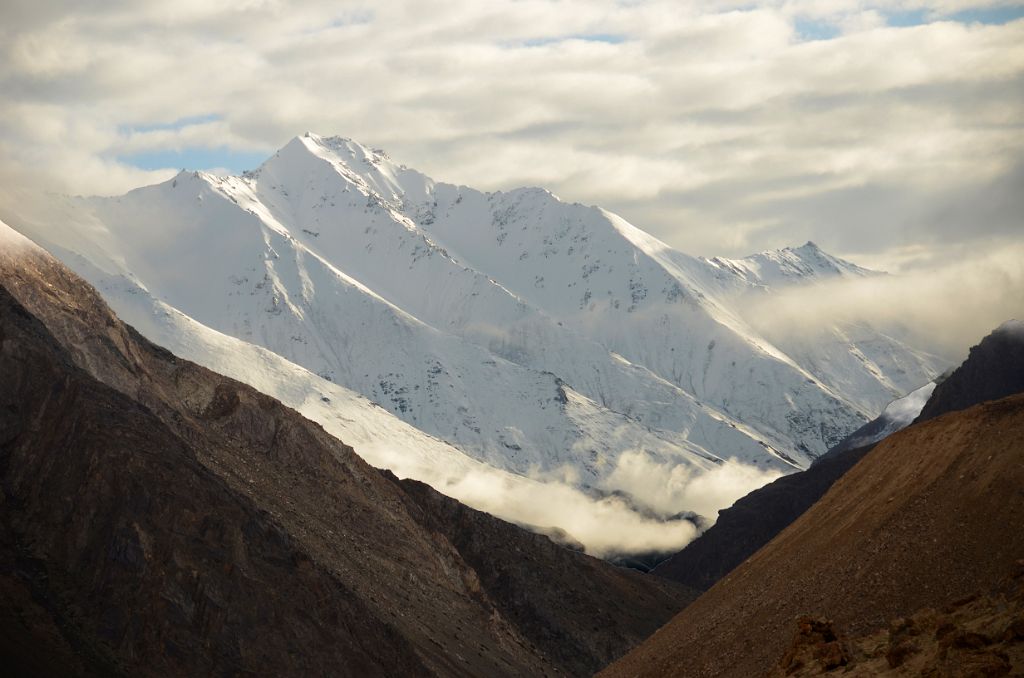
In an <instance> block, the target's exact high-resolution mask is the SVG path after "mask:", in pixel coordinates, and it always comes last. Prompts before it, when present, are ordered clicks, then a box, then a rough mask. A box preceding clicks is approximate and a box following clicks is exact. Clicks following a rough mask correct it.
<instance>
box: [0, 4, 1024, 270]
mask: <svg viewBox="0 0 1024 678" xmlns="http://www.w3.org/2000/svg"><path fill="white" fill-rule="evenodd" d="M1022 13H1024V9H1022V6H1021V5H1020V4H1019V3H1007V2H1000V1H998V0H887V1H872V0H866V1H865V0H822V1H819V2H813V3H795V2H791V1H788V0H762V1H761V2H757V3H748V2H739V1H738V0H736V1H733V0H712V1H710V2H675V1H672V2H669V1H668V0H643V1H636V2H617V1H613V0H586V1H584V0H563V1H561V2H550V1H548V0H521V1H515V2H513V1H511V0H505V1H499V2H488V3H480V2H471V1H470V0H456V1H455V2H446V3H444V4H443V5H441V4H439V3H430V2H407V1H397V0H392V1H388V2H363V1H358V0H347V1H343V2H337V3H328V4H324V3H320V2H313V1H312V0H307V1H294V2H284V1H281V0H245V1H242V2H239V1H237V0H236V1H234V2H219V1H217V0H204V1H203V2H199V1H198V0H182V1H181V2H176V3H173V5H167V3H164V2H157V1H156V0H137V1H134V2H98V1H97V0H86V1H84V2H82V1H76V2H74V3H72V2H60V1H56V2H47V3H39V2H29V1H28V0H9V1H8V2H5V3H4V4H3V8H2V9H0V19H2V20H0V38H2V40H0V45H2V46H0V87H2V88H3V91H4V97H3V100H2V101H0V158H2V161H0V179H2V180H3V182H4V184H5V185H8V186H9V185H12V184H31V185H43V186H46V187H47V188H49V189H51V190H60V191H70V192H76V193H119V192H123V191H125V190H127V189H129V188H132V187H135V186H137V185H139V184H143V183H148V182H153V181H156V180H157V179H161V178H166V177H167V176H169V173H170V172H171V171H173V170H176V169H178V168H179V167H180V165H181V164H189V163H190V162H192V161H196V162H206V159H207V158H211V157H213V155H215V154H216V153H218V152H220V153H221V154H222V155H224V156H225V158H227V160H225V162H224V163H215V164H226V163H227V162H228V160H232V159H234V160H235V161H238V162H242V161H243V160H248V159H252V158H256V157H259V154H268V153H270V152H271V151H272V150H273V149H275V148H278V147H280V146H281V145H283V143H284V142H286V141H287V139H289V138H290V137H292V136H294V135H296V134H300V133H302V132H303V131H305V130H307V129H312V130H314V131H319V132H322V133H327V134H342V135H346V136H351V137H353V138H356V139H359V140H361V141H363V142H364V143H368V144H371V145H374V146H380V147H383V148H386V149H387V150H388V151H389V152H390V153H391V155H392V156H393V157H396V158H400V159H401V160H402V161H403V162H406V163H408V164H409V165H411V166H414V167H417V168H419V169H422V170H424V171H426V172H427V173H428V174H431V175H433V176H435V177H437V178H438V179H442V180H447V181H453V182H461V183H466V184H472V185H474V186H477V187H481V188H486V189H507V188H511V187H514V186H519V185H543V186H545V187H547V188H550V189H552V190H554V191H555V192H557V193H558V194H559V195H561V196H562V197H564V198H566V199H569V200H574V201H581V202H586V203H596V204H601V205H602V206H605V207H607V208H609V209H612V210H614V211H616V212H619V213H621V214H623V215H624V216H625V217H626V218H627V219H629V220H630V221H632V222H634V223H636V224H637V225H639V226H640V227H642V228H644V229H646V230H649V231H651V232H653V233H654V234H655V235H657V236H659V237H661V238H662V239H664V240H666V241H667V242H669V243H670V244H672V245H673V246H676V247H678V248H680V249H683V250H684V251H690V252H694V253H703V254H725V255H739V254H746V253H749V252H750V251H754V250H759V249H763V248H768V247H778V246H781V245H784V244H793V243H796V242H803V241H804V240H807V239H813V240H815V241H816V242H818V243H819V244H821V245H822V246H824V247H825V248H826V249H828V250H830V251H836V252H839V253H840V254H847V255H856V256H859V257H861V258H862V259H863V258H865V257H882V256H883V255H885V256H889V257H890V259H891V258H892V256H891V255H892V253H893V252H896V251H898V250H900V249H901V248H906V247H908V246H923V247H925V248H930V249H936V250H939V249H942V248H943V247H944V246H945V245H944V244H945V243H948V242H950V241H953V242H955V243H975V242H979V241H985V240H986V239H990V238H993V237H997V236H998V237H1002V238H1004V239H1006V238H1012V237H1014V236H1017V234H1019V232H1020V228H1021V223H1020V219H1021V208H1022V205H1021V202H1020V201H1021V198H1020V191H1019V190H1015V187H1019V185H1020V180H1021V177H1022V173H1021V172H1022V170H1021V160H1022V157H1024V156H1022V154H1021V151H1022V148H1024V134H1022V133H1021V123H1020V120H1021V112H1022V110H1024V106H1022V104H1024V20H1020V19H1019V18H1018V17H1020V16H1021V14H1022ZM209 162H214V161H213V160H209ZM1018 237H1019V236H1018ZM930 249H929V253H928V256H932V253H931V252H930Z"/></svg>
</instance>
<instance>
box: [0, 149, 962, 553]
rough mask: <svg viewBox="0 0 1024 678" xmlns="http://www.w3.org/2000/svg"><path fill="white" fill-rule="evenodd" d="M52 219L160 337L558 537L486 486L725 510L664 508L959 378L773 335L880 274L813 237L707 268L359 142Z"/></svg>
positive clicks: (596, 213)
mask: <svg viewBox="0 0 1024 678" xmlns="http://www.w3.org/2000/svg"><path fill="white" fill-rule="evenodd" d="M50 209H51V211H50V213H49V214H48V215H46V218H40V219H37V220H34V219H31V218H30V219H25V220H23V221H20V222H19V223H17V224H15V226H16V227H17V228H18V229H19V230H20V231H22V232H23V233H25V234H26V235H29V236H30V237H31V238H32V239H33V240H35V241H36V242H38V243H40V244H42V245H43V246H44V247H46V248H47V249H48V250H49V251H50V252H51V253H53V254H54V255H56V256H57V257H59V258H60V259H61V260H62V261H63V262H64V263H66V264H67V265H68V266H70V267H71V268H72V269H73V270H75V271H76V272H77V273H79V274H80V275H82V276H83V277H84V278H86V279H87V280H88V281H90V282H91V283H92V284H93V285H95V286H96V287H97V289H99V290H100V292H101V293H102V294H103V296H104V298H105V299H106V300H107V302H108V303H109V304H110V305H111V306H112V307H113V308H114V309H115V310H116V311H117V313H118V314H119V315H120V316H121V317H122V318H124V319H125V321H127V322H128V323H130V324H131V325H133V326H135V327H136V328H137V329H138V330H139V331H140V332H142V333H143V334H144V335H145V336H147V337H148V338H149V339H151V340H153V341H155V342H156V343H158V344H161V345H164V346H166V347H168V348H170V349H171V350H173V351H175V352H176V353H178V354H179V355H181V356H182V357H185V358H188V359H190V360H194V361H196V362H197V363H199V364H202V365H205V366H207V367H209V368H211V369H214V370H217V371H220V372H223V373H225V374H227V375H229V376H232V377H234V378H236V379H240V380H241V381H244V382H246V383H249V384H250V385H252V386H254V387H256V388H258V389H260V390H263V391H264V392H266V393H268V394H269V395H272V396H274V397H277V398H280V399H281V400H282V401H283V402H285V403H287V404H289V405H290V406H292V407H296V408H297V409H299V410H300V411H301V412H302V413H303V414H304V415H306V416H308V417H310V418H312V419H313V420H315V421H318V422H319V423H321V424H323V425H324V426H325V428H327V430H329V431H331V432H332V433H333V434H335V435H337V436H339V437H341V438H342V439H343V440H346V441H348V442H350V443H351V444H352V445H353V446H354V447H355V449H356V451H357V452H358V453H359V454H361V455H362V456H363V457H364V458H365V459H367V460H368V461H370V462H371V463H373V464H376V465H378V466H384V467H387V468H390V469H392V470H394V471H395V472H396V473H397V474H398V475H400V476H403V477H405V476H408V477H413V478H418V479H421V480H424V481H426V482H428V483H430V484H431V485H433V486H435V487H437V488H438V489H440V490H442V491H444V492H446V493H448V494H451V495H452V496H455V497H457V498H460V499H463V500H464V501H467V502H469V503H471V504H473V505H475V506H478V507H481V508H485V509H487V510H491V511H493V512H496V513H498V514H499V515H502V516H503V517H505V518H508V519H511V520H516V521H517V522H522V523H524V524H535V525H539V526H541V527H543V526H544V525H540V524H539V523H538V518H537V516H535V515H531V514H530V512H529V511H528V510H526V509H524V508H523V506H525V505H528V504H529V503H530V502H520V507H518V508H509V507H508V506H506V505H504V504H502V505H501V506H498V505H497V504H496V503H494V502H492V503H491V504H488V503H487V501H488V497H491V496H492V495H493V493H492V492H482V491H480V490H479V489H478V488H477V487H476V486H473V487H470V483H466V482H464V479H465V477H466V475H467V474H468V473H470V472H476V471H479V472H484V471H486V472H487V473H488V474H491V475H489V476H488V477H489V478H492V477H499V478H500V484H501V485H503V486H508V487H527V486H529V487H533V486H535V485H536V481H543V482H557V483H560V484H565V485H568V486H570V487H571V488H575V489H577V490H582V491H583V492H586V493H589V494H590V495H591V496H594V497H599V498H600V497H610V496H619V497H623V498H624V505H628V506H630V507H633V508H635V509H636V511H637V512H638V515H639V514H643V515H645V516H649V517H653V518H654V519H658V520H664V519H669V518H671V517H673V516H677V515H678V514H679V513H681V512H684V511H691V510H697V511H698V512H703V513H711V514H712V515H711V517H713V514H714V511H715V509H717V508H721V506H696V505H694V500H693V499H692V497H690V496H688V495H687V494H686V492H685V491H683V490H679V491H676V492H674V493H673V492H672V491H658V492H649V491H647V489H648V487H649V486H650V484H651V483H652V482H654V483H660V484H661V485H662V488H661V490H664V489H665V483H664V482H663V481H664V480H665V479H666V478H682V479H692V478H696V477H700V476H702V475H703V474H706V473H709V472H711V471H714V470H718V469H722V468H728V467H730V466H731V465H737V464H743V465H746V467H750V468H752V469H755V470H756V472H758V473H759V472H763V473H766V474H770V473H789V472H792V471H794V470H797V469H801V468H805V467H807V466H808V465H809V464H810V463H811V462H812V461H813V460H814V459H815V458H816V457H818V456H820V455H821V454H823V453H824V452H825V451H826V450H828V449H829V448H830V447H832V446H833V445H835V444H836V443H838V442H839V441H840V440H842V439H843V438H844V437H845V436H847V435H848V434H849V433H850V432H851V431H853V430H855V429H857V428H859V427H860V426H862V425H863V424H865V423H866V422H868V421H869V420H871V419H873V418H874V417H876V416H877V415H878V414H879V413H880V412H881V411H882V409H883V408H884V407H885V406H886V405H887V404H888V403H889V402H890V401H892V400H893V399H894V398H897V397H900V396H903V395H905V394H906V393H909V392H910V391H913V390H914V389H917V388H919V387H920V386H922V385H923V384H926V383H928V382H929V381H931V380H932V379H933V378H934V377H935V376H936V374H938V372H939V371H941V370H942V369H943V368H945V367H946V365H945V364H944V363H943V361H942V360H940V359H939V358H936V357H935V356H932V355H929V354H927V353H925V352H923V351H920V350H916V349H915V348H913V347H912V346H908V345H906V344H905V343H903V342H902V341H900V339H899V338H895V337H891V336H886V335H884V334H881V333H879V332H876V331H874V330H873V329H872V328H870V327H867V326H863V325H856V326H854V325H845V326H834V327H831V328H829V329H827V330H826V331H824V332H823V333H821V334H816V335H815V336H812V337H809V336H799V335H794V336H772V337H768V336H766V335H764V334H763V333H761V332H759V331H758V330H756V329H755V328H754V326H753V324H752V323H751V322H750V321H749V320H748V319H747V318H745V316H744V309H745V308H746V305H747V303H748V302H749V301H750V300H751V299H761V298H769V297H770V296H771V295H773V294H774V293H776V292H777V291H778V290H780V289H783V288H786V287H789V286H793V285H811V284H815V283H817V282H821V281H824V280H834V279H837V278H849V277H862V276H869V275H875V274H874V273H873V272H871V271H868V270H865V269H863V268H860V267H858V266H855V265H854V264H851V263H849V262H846V261H843V260H841V259H838V258H836V257H833V256H831V255H829V254H827V253H825V252H823V251H822V250H821V249H820V248H818V247H817V246H816V245H814V244H813V243H807V244H806V245H804V246H802V247H797V248H787V249H783V250H780V251H773V252H764V253H761V254H757V255H754V256H751V257H748V258H746V259H723V258H711V259H707V258H702V257H692V256H689V255H686V254H683V253H681V252H678V251H676V250H673V249H672V248H671V247H669V246H667V245H666V244H664V243H662V242H660V241H658V240H657V239H655V238H653V237H652V236H650V235H648V234H646V233H644V232H643V231H641V230H639V229H637V228H636V227H634V226H632V225H631V224H629V223H627V222H626V221H625V220H623V219H622V218H620V217H618V216H616V215H614V214H612V213H610V212H607V211H605V210H602V209H600V208H597V207H587V206H583V205H579V204H568V203H565V202H562V201H561V200H559V199H558V198H557V197H555V196H554V195H552V194H550V193H548V192H547V191H544V190H541V189H517V190H514V191H510V192H507V193H505V192H497V193H484V192H480V191H476V190H473V189H471V188H467V187H464V186H454V185H451V184H445V183H441V182H436V181H434V180H433V179H430V178H429V177H426V176H424V175H423V174H421V173H419V172H416V171H415V170H411V169H408V168H406V167H404V166H402V165H399V164H397V163H395V162H394V161H392V160H391V159H390V158H389V157H388V156H387V155H386V154H384V153H383V152H381V151H379V150H374V149H369V148H366V147H364V146H361V145H359V144H358V143H356V142H353V141H350V140H347V139H340V138H324V137H319V136H316V135H313V134H307V135H304V136H302V137H298V138H295V139H293V140H292V141H290V142H289V143H288V144H287V145H286V146H284V147H283V148H282V149H281V150H279V151H278V152H277V153H275V154H274V155H273V156H272V157H271V158H270V159H268V160H267V161H266V162H265V163H264V164H263V165H262V166H260V167H259V168H258V169H257V170H255V171H253V172H249V173H246V174H243V175H242V176H235V177H218V176H213V175H210V174H205V173H196V172H182V173H180V174H179V175H178V176H176V177H175V178H173V179H171V180H169V181H167V182H165V183H162V184H159V185H156V186H149V187H145V188H140V189H137V190H134V191H131V192H130V193H128V194H126V195H123V196H120V197H113V198H66V199H64V198H55V199H54V201H53V203H52V204H51V205H50ZM494 473H497V474H499V475H498V476H493V474H494ZM755 477H757V476H756V474H755ZM769 477H771V476H770V475H765V476H764V478H769ZM678 484H679V485H680V486H682V485H683V483H678ZM746 489H749V487H747V488H744V490H743V491H745V490H746ZM734 498H735V497H734V496H729V497H723V499H722V501H723V502H724V503H722V505H725V504H728V503H729V502H731V501H732V499H734ZM553 526H554V527H557V528H562V529H566V530H567V531H568V533H569V535H570V536H571V537H572V538H574V539H577V540H579V541H582V542H583V543H584V544H585V545H586V546H587V548H588V549H590V550H591V552H595V553H598V552H601V550H602V548H603V547H602V546H601V545H599V544H597V543H596V542H594V541H593V539H592V538H591V537H590V536H589V535H587V534H582V533H580V532H581V530H579V529H574V528H573V526H572V525H568V524H558V525H553ZM680 529H682V528H680ZM690 533H691V534H692V531H691V532H690ZM678 534H682V532H680V533H678ZM686 538H688V537H678V536H677V537H675V539H676V541H677V542H678V540H679V539H686ZM677 545H678V543H677Z"/></svg>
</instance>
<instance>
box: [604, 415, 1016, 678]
mask: <svg viewBox="0 0 1024 678" xmlns="http://www.w3.org/2000/svg"><path fill="white" fill-rule="evenodd" d="M1022 488H1024V395H1017V396H1011V397H1009V398H1006V399H1003V400H999V401H995V402H989V403H985V404H982V405H978V406H975V407H972V408H970V409H968V410H965V411H961V412H953V413H949V414H946V415H944V416H941V417H938V418H936V419H934V420H931V421H928V422H925V423H922V424H917V425H914V426H911V427H909V428H907V429H904V430H903V431H901V432H899V433H896V434H894V435H892V436H890V437H888V438H886V439H885V440H883V441H882V442H880V443H879V444H878V445H877V446H876V447H875V449H874V450H872V451H871V452H869V453H868V454H867V455H866V456H865V457H864V458H863V459H862V460H861V461H860V463H859V464H857V465H855V466H854V467H853V468H852V469H850V471H849V472H847V473H846V474H845V475H844V476H843V477H842V478H840V479H839V480H838V481H837V482H836V483H835V484H834V485H833V486H832V488H831V489H830V490H829V491H828V493H826V494H825V496H824V497H822V498H821V500H820V501H818V502H817V503H816V504H815V505H814V506H812V507H811V508H810V509H809V510H808V511H807V512H806V513H804V514H803V515H802V516H801V517H800V518H799V519H797V520H796V521H795V522H794V523H793V524H792V525H790V526H789V527H787V528H786V529H785V530H784V531H783V532H782V533H780V534H779V535H778V536H777V537H775V539H773V540H772V541H771V542H770V543H769V544H768V545H767V546H765V547H764V548H762V549H761V550H759V551H758V552H757V553H755V554H754V555H753V556H752V557H751V558H750V559H749V560H747V561H746V562H744V563H743V564H741V565H740V566H739V567H737V568H736V569H735V570H733V571H732V572H731V573H729V575H727V576H726V577H725V578H723V579H722V580H720V581H719V582H718V583H717V584H716V585H715V586H714V587H712V588H711V589H710V590H709V591H707V592H706V593H705V594H704V595H702V596H701V597H700V598H699V599H698V600H697V601H696V602H695V603H693V604H692V605H690V606H689V607H687V608H686V609H685V610H683V612H681V613H680V614H679V615H677V616H676V617H675V618H674V619H673V620H672V621H671V622H670V623H669V624H667V625H666V626H665V627H663V628H662V629H660V630H659V631H658V632H657V633H655V634H654V636H652V637H651V638H649V639H648V640H647V641H645V642H644V643H643V644H642V645H641V646H640V647H638V648H636V649H635V650H633V651H632V652H630V653H629V654H628V655H627V656H626V657H624V658H623V659H621V660H619V661H618V662H616V663H615V664H613V665H612V666H610V667H609V668H608V669H606V670H605V672H603V673H602V675H603V676H608V677H615V676H665V675H685V676H693V677H704V676H737V677H739V676H754V675H764V674H765V673H766V672H768V671H769V670H771V668H772V667H773V666H774V665H775V663H776V662H777V661H778V658H779V657H781V656H782V655H783V653H784V651H785V649H786V647H787V646H788V645H789V644H790V640H791V637H792V629H793V623H794V622H795V620H796V619H797V618H798V617H800V616H802V615H811V616H813V617H815V618H825V619H830V620H832V621H833V622H834V625H835V628H836V630H837V632H838V633H842V634H847V635H851V636H856V635H860V634H863V633H868V632H871V631H873V630H874V629H877V628H878V627H881V626H884V625H885V624H887V623H888V621H889V620H891V619H893V618H895V617H898V616H902V615H907V614H911V613H913V612H915V611H916V610H919V609H922V608H925V607H938V606H943V605H946V604H949V603H951V602H953V601H955V600H957V599H959V598H962V597H963V596H966V595H968V594H970V593H972V592H974V591H976V590H978V589H979V588H980V589H982V590H986V589H989V588H992V587H995V586H996V585H997V584H998V582H999V581H1000V580H1001V579H1002V578H1003V577H1005V575H1006V574H1007V573H1008V572H1010V571H1012V570H1013V567H1014V564H1015V562H1016V561H1017V560H1018V559H1019V558H1021V556H1022V554H1024V532H1022V531H1021V529H1020V526H1021V525H1022V524H1024V489H1022Z"/></svg>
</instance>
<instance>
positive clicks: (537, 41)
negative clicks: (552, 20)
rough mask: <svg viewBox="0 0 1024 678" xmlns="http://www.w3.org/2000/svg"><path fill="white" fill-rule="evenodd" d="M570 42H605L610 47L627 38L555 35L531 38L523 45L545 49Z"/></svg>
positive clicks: (594, 35)
mask: <svg viewBox="0 0 1024 678" xmlns="http://www.w3.org/2000/svg"><path fill="white" fill-rule="evenodd" d="M569 40H583V41H584V42H604V43H607V44H609V45H618V44H620V43H623V42H625V41H626V36H624V35H618V34H616V33H581V34H577V35H555V36H550V37H546V38H530V39H529V40H523V42H522V43H520V44H522V45H524V46H526V47H543V46H545V45H555V44H557V43H560V42H568V41H569Z"/></svg>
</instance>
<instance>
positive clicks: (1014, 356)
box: [915, 320, 1024, 421]
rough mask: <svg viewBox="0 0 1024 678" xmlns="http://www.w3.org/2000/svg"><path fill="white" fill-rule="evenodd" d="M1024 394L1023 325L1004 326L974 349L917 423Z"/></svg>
mask: <svg viewBox="0 0 1024 678" xmlns="http://www.w3.org/2000/svg"><path fill="white" fill-rule="evenodd" d="M1021 392H1024V322H1021V321H1019V320H1010V321H1008V322H1005V323H1003V324H1002V325H1000V326H999V327H998V328H996V329H995V330H993V331H992V333H991V334H989V335H988V336H987V337H985V338H984V339H982V340H981V341H980V342H979V343H978V345H977V346H974V347H972V348H971V351H970V353H969V354H968V356H967V360H965V361H964V363H963V364H962V365H961V366H960V367H958V368H957V369H956V370H954V371H953V373H952V374H951V375H950V376H949V377H948V378H947V379H945V380H943V382H942V383H940V384H939V385H938V386H936V387H935V391H934V392H933V393H932V396H931V397H930V398H929V399H928V402H927V403H925V406H924V408H923V409H922V410H921V414H919V415H918V417H917V419H916V420H915V421H928V420H929V419H934V418H935V417H938V416H940V415H942V414H945V413H947V412H955V411H956V410H963V409H967V408H968V407H971V406H973V405H977V404H978V403H983V402H985V401H986V400H998V399H999V398H1005V397H1006V396H1008V395H1013V394H1014V393H1021Z"/></svg>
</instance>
